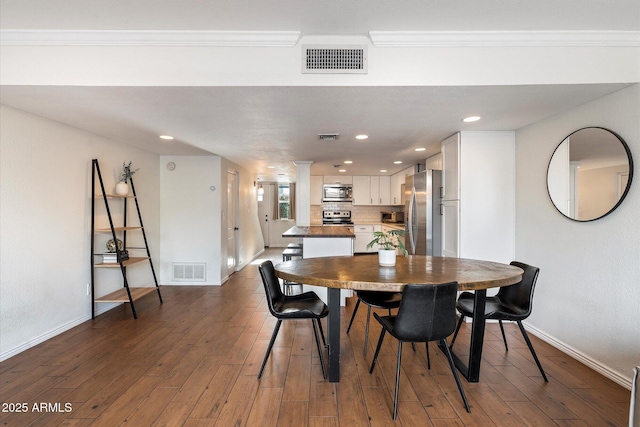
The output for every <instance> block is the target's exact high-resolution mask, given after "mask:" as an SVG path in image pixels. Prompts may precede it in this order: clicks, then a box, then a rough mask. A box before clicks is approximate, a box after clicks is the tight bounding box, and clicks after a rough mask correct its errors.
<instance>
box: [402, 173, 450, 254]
mask: <svg viewBox="0 0 640 427" xmlns="http://www.w3.org/2000/svg"><path fill="white" fill-rule="evenodd" d="M441 187H442V172H441V171H437V170H424V171H422V172H418V173H416V174H415V175H411V176H407V177H406V179H405V186H404V191H405V194H404V196H405V197H404V200H405V238H404V240H405V246H406V248H407V251H408V252H409V254H410V255H432V256H442V216H441V215H440V204H441V197H440V191H441V190H440V188H441Z"/></svg>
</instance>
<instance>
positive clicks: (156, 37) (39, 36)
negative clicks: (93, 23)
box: [0, 30, 301, 47]
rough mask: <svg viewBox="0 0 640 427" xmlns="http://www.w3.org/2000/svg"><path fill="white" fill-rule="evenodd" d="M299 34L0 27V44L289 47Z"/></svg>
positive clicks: (296, 41)
mask: <svg viewBox="0 0 640 427" xmlns="http://www.w3.org/2000/svg"><path fill="white" fill-rule="evenodd" d="M300 34H301V33H300V31H94V30H0V45H1V46H161V47H167V46H181V47H207V46H213V47H225V46H229V47H241V46H259V47H293V46H295V45H296V44H297V43H298V40H299V39H300Z"/></svg>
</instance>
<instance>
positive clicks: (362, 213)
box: [310, 202, 404, 224]
mask: <svg viewBox="0 0 640 427" xmlns="http://www.w3.org/2000/svg"><path fill="white" fill-rule="evenodd" d="M322 211H351V220H352V221H353V222H354V223H356V224H357V223H358V222H379V221H380V211H388V212H401V211H404V207H403V206H359V205H356V206H354V205H352V204H351V203H346V202H332V203H324V204H323V205H311V218H310V220H311V223H321V222H322Z"/></svg>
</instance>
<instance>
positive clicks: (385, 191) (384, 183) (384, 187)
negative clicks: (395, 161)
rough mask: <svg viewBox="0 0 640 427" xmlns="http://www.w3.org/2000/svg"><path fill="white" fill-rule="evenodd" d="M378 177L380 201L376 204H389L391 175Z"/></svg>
mask: <svg viewBox="0 0 640 427" xmlns="http://www.w3.org/2000/svg"><path fill="white" fill-rule="evenodd" d="M378 178H380V185H379V187H378V188H379V189H380V193H379V199H380V202H379V203H378V204H380V205H390V204H392V203H391V177H390V176H388V175H381V176H379V177H378Z"/></svg>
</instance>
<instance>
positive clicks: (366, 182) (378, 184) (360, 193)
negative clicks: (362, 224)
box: [353, 175, 391, 206]
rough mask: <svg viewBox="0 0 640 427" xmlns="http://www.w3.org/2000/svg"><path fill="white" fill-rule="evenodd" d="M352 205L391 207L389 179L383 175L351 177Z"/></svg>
mask: <svg viewBox="0 0 640 427" xmlns="http://www.w3.org/2000/svg"><path fill="white" fill-rule="evenodd" d="M353 204H354V205H383V206H384V205H391V177H390V176H383V175H380V176H378V175H375V176H354V177H353Z"/></svg>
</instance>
